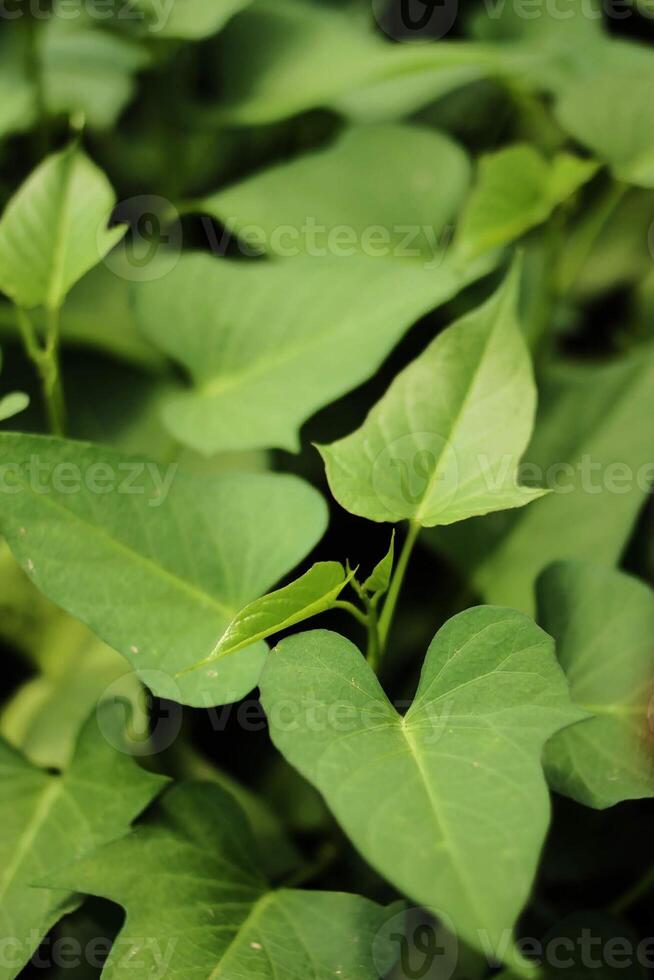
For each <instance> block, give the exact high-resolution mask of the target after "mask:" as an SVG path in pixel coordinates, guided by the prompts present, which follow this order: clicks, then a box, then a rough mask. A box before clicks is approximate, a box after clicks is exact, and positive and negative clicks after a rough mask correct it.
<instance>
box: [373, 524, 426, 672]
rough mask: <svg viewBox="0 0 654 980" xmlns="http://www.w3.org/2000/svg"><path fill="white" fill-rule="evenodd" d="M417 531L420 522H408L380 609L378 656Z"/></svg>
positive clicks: (385, 636) (384, 641) (386, 638)
mask: <svg viewBox="0 0 654 980" xmlns="http://www.w3.org/2000/svg"><path fill="white" fill-rule="evenodd" d="M419 533H420V524H417V523H415V522H414V521H411V522H410V524H409V530H408V532H407V536H406V538H405V539H404V546H403V547H402V552H401V554H400V557H399V559H398V562H397V566H396V568H395V571H394V572H393V578H392V579H391V584H390V586H389V589H388V594H387V596H386V601H385V602H384V608H383V609H382V614H381V616H380V617H379V645H380V656H381V655H382V654H383V653H384V650H385V649H386V642H387V640H388V634H389V631H390V628H391V624H392V622H393V615H394V613H395V607H396V605H397V600H398V599H399V597H400V592H401V590H402V583H403V582H404V576H405V574H406V570H407V566H408V564H409V559H410V558H411V553H412V552H413V548H414V545H415V543H416V540H417V538H418V535H419Z"/></svg>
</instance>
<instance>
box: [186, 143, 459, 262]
mask: <svg viewBox="0 0 654 980" xmlns="http://www.w3.org/2000/svg"><path fill="white" fill-rule="evenodd" d="M381 160H383V162H384V165H383V167H380V165H379V164H380V161H381ZM336 175H338V176H337V177H336ZM469 179H470V163H469V161H468V157H467V154H466V153H465V151H464V150H463V149H462V148H461V147H460V146H459V145H458V144H457V143H455V142H454V141H453V140H452V139H450V137H449V136H445V135H443V134H441V133H437V132H434V131H433V130H432V131H430V130H428V129H422V128H419V127H417V126H399V125H396V126H391V125H386V126H361V127H357V128H353V129H348V130H346V131H345V132H344V133H343V134H342V135H341V136H340V137H339V138H338V139H337V140H336V141H335V142H334V143H332V144H331V145H329V146H328V147H327V148H326V149H321V150H318V151H316V152H313V153H309V154H306V155H304V156H301V157H298V158H297V159H295V160H292V161H291V162H290V163H282V164H279V165H278V166H276V167H271V168H270V169H268V170H265V171H264V172H263V173H260V174H255V175H254V176H253V177H249V178H247V179H246V180H244V181H242V182H241V183H238V184H235V185H234V186H232V187H228V188H226V189H225V190H221V191H218V192H217V193H216V194H212V195H210V196H209V197H205V198H203V199H202V200H200V201H197V202H196V203H195V204H194V209H195V210H198V211H204V212H206V213H207V214H210V215H212V217H215V218H217V219H218V220H219V221H221V222H222V223H223V224H224V225H225V226H226V227H227V228H229V229H230V230H231V231H233V232H235V233H236V234H237V235H238V236H239V237H240V238H242V239H243V241H245V242H247V243H248V244H249V245H250V246H251V247H253V248H257V249H259V250H261V251H265V252H271V253H273V254H278V255H281V256H284V257H287V258H290V257H293V256H296V255H310V256H312V257H313V258H318V257H326V256H332V257H342V258H347V259H350V258H351V257H352V256H355V255H362V254H363V255H367V256H369V257H372V258H377V257H379V258H385V259H388V260H395V261H409V262H411V261H413V262H418V263H422V264H424V263H425V262H428V261H433V260H434V257H435V256H437V255H439V254H441V253H442V251H443V241H442V236H443V232H444V231H446V230H447V227H448V225H449V224H450V223H451V222H453V220H454V218H455V216H456V214H457V212H458V209H459V206H460V204H461V203H462V201H463V198H464V196H465V193H466V191H467V188H468V182H469Z"/></svg>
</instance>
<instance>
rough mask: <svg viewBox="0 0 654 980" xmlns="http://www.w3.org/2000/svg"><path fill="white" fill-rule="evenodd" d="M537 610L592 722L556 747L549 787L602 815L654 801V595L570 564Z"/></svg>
mask: <svg viewBox="0 0 654 980" xmlns="http://www.w3.org/2000/svg"><path fill="white" fill-rule="evenodd" d="M538 605H539V612H540V616H539V618H540V621H541V623H542V625H543V626H544V628H545V629H547V630H548V632H550V633H551V634H552V636H554V638H555V639H556V641H557V652H558V657H559V662H560V664H561V666H562V667H563V669H564V670H565V672H566V674H567V677H568V681H569V682H570V690H571V694H572V698H573V700H574V701H575V702H576V703H577V704H578V705H579V706H580V707H581V708H584V709H585V710H586V711H588V712H589V713H590V714H592V715H593V716H594V717H593V718H591V719H590V720H589V721H585V722H584V723H583V725H575V726H574V728H571V729H570V730H569V731H565V732H560V733H559V734H558V735H556V736H555V737H554V738H553V739H552V740H551V741H550V742H549V743H548V745H547V748H546V750H545V766H546V772H547V776H548V779H549V781H550V785H552V786H553V787H554V789H556V790H558V792H560V793H565V794H566V795H567V796H572V797H573V799H575V800H579V802H580V803H585V804H586V806H594V807H598V808H603V807H608V806H614V804H616V803H620V802H621V801H622V800H631V799H640V798H642V797H649V796H654V710H653V706H654V657H653V656H652V650H653V638H654V592H653V591H652V589H651V588H649V586H647V585H645V584H644V583H642V582H639V581H637V579H634V578H631V577H630V576H628V575H624V574H623V573H622V572H618V571H615V570H613V569H608V568H602V567H601V566H596V565H589V564H584V563H581V562H566V563H560V564H556V565H552V566H550V568H548V569H547V570H546V571H545V572H544V573H543V575H542V576H541V578H540V579H539V582H538Z"/></svg>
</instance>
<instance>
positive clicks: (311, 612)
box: [191, 561, 352, 669]
mask: <svg viewBox="0 0 654 980" xmlns="http://www.w3.org/2000/svg"><path fill="white" fill-rule="evenodd" d="M351 577H352V574H351V573H350V575H349V576H348V575H346V574H345V569H344V568H343V566H342V565H341V564H340V562H337V561H319V562H316V563H315V564H314V565H312V566H311V568H310V569H309V571H308V572H305V573H304V575H301V576H300V578H298V579H295V581H294V582H291V583H290V585H285V586H284V588H283V589H277V591H276V592H269V593H268V594H267V595H264V596H261V598H260V599H255V600H254V602H250V603H249V604H248V605H247V606H245V608H244V609H241V610H240V612H239V613H238V614H237V615H236V616H235V617H234V619H233V620H232V621H231V623H230V624H229V626H228V627H227V629H226V630H225V632H224V633H223V635H222V636H221V637H220V639H219V641H218V643H217V645H216V647H215V649H214V650H213V651H212V652H211V654H210V655H209V656H208V657H207V658H206V660H205V661H203V662H202V664H196V665H195V667H194V668H191V669H196V668H197V667H200V666H202V665H203V664H207V663H211V662H212V661H214V660H221V659H222V658H223V657H227V656H229V655H230V654H232V653H236V652H237V651H238V650H242V649H243V648H244V647H247V646H250V644H251V643H256V642H258V641H259V640H265V639H266V637H268V636H272V634H273V633H279V632H280V631H281V630H284V629H288V627H290V626H295V625H296V623H302V622H303V621H304V620H305V619H311V617H312V616H318V615H320V613H322V612H326V611H327V610H328V609H332V608H333V605H334V602H335V600H336V599H337V598H338V596H339V595H340V593H341V592H342V591H343V589H344V588H345V586H346V585H347V583H348V580H349V579H350V578H351Z"/></svg>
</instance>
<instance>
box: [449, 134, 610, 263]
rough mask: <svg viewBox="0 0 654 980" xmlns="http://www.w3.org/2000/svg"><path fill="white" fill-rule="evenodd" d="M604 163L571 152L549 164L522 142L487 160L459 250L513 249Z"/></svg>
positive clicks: (474, 252) (459, 237)
mask: <svg viewBox="0 0 654 980" xmlns="http://www.w3.org/2000/svg"><path fill="white" fill-rule="evenodd" d="M597 167H598V165H597V164H596V163H595V162H594V161H592V160H581V159H580V158H579V157H575V156H572V155H571V154H569V153H559V154H557V155H556V156H555V157H554V158H553V159H552V160H546V159H545V157H543V156H542V155H541V154H540V153H539V151H538V150H537V149H535V148H534V147H532V146H530V145H529V144H527V143H525V144H516V145H514V146H509V147H506V148H505V149H502V150H498V151H497V152H496V153H492V154H489V155H488V156H485V157H482V158H481V161H480V163H479V174H478V178H477V183H476V185H475V187H474V189H473V191H472V193H471V195H470V198H469V200H468V203H467V205H466V208H465V211H464V213H463V216H462V218H461V223H460V225H459V228H458V231H457V242H456V244H457V247H458V248H459V249H460V251H461V252H462V253H463V254H465V255H466V256H468V257H473V256H475V255H478V254H480V253H481V252H484V251H486V250H487V249H491V248H498V247H499V246H501V245H507V244H508V243H509V242H512V241H514V240H515V239H516V238H519V237H520V236H521V235H523V234H524V233H525V232H526V231H528V230H529V229H530V228H533V227H534V226H535V225H538V224H541V222H543V221H546V220H547V218H549V216H550V214H551V213H552V211H553V210H554V209H555V208H556V207H557V206H558V205H559V204H561V203H563V201H565V200H566V199H567V198H568V197H570V195H571V194H573V193H574V192H575V191H576V190H577V189H578V188H579V187H580V186H581V185H582V184H584V183H586V181H588V180H590V178H591V177H592V176H593V174H595V172H596V171H597Z"/></svg>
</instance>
